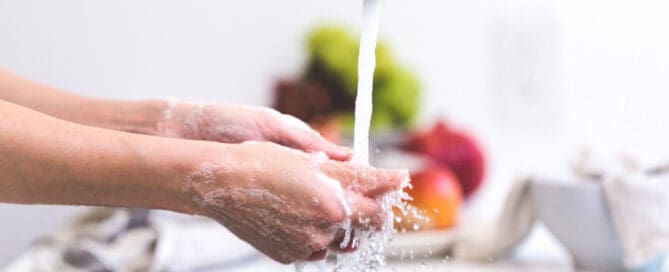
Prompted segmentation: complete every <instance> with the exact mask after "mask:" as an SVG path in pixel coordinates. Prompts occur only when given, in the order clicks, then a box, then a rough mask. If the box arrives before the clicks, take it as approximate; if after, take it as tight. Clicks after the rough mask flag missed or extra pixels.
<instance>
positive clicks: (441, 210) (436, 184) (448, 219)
mask: <svg viewBox="0 0 669 272" xmlns="http://www.w3.org/2000/svg"><path fill="white" fill-rule="evenodd" d="M411 186H412V188H408V189H406V191H407V193H409V195H410V196H411V197H412V198H413V200H411V201H409V204H411V205H412V206H414V207H416V209H417V211H418V212H419V214H420V216H424V217H428V218H429V219H419V218H416V216H415V215H414V214H412V213H409V214H406V215H404V214H401V213H398V211H396V213H398V215H399V216H400V217H401V218H402V221H400V222H399V224H398V227H400V228H405V229H407V230H412V229H414V224H416V223H417V224H418V226H419V227H420V229H443V228H449V227H452V226H454V225H455V224H456V222H457V218H458V211H459V209H460V203H461V202H462V191H461V188H460V183H459V182H458V179H457V178H456V177H455V175H454V174H453V172H451V171H450V170H448V168H445V167H441V166H436V165H435V166H430V167H428V168H426V169H424V170H421V171H419V172H416V173H412V175H411Z"/></svg>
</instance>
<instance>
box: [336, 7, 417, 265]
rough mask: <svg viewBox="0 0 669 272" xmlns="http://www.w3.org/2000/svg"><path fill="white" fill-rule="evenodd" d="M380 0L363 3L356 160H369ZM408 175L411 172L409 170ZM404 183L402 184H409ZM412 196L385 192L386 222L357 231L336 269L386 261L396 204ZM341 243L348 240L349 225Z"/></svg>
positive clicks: (383, 198)
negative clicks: (349, 250)
mask: <svg viewBox="0 0 669 272" xmlns="http://www.w3.org/2000/svg"><path fill="white" fill-rule="evenodd" d="M379 2H380V0H365V2H364V4H363V22H362V33H361V37H360V50H359V56H358V94H357V98H356V101H355V130H354V155H353V162H355V163H360V164H369V127H370V122H371V119H372V89H373V83H374V69H375V67H376V56H375V53H376V41H377V35H378V28H379V13H380V5H379V4H380V3H379ZM407 176H408V173H407ZM406 183H407V184H402V188H404V187H405V186H407V185H408V180H406ZM407 198H409V196H408V195H407V194H406V193H405V192H404V191H403V190H401V189H400V190H398V191H395V192H391V193H388V194H386V195H385V196H383V197H382V198H381V199H379V200H378V201H379V202H380V203H381V205H382V207H383V209H384V212H385V213H386V214H387V218H386V223H385V225H384V226H383V228H382V229H381V230H380V231H360V230H356V231H355V240H354V241H353V242H354V244H356V245H357V250H356V251H355V252H353V253H346V254H344V253H340V254H337V262H336V265H335V271H376V270H377V269H378V268H379V267H381V266H384V265H385V263H386V259H385V254H384V245H385V244H386V243H387V242H389V241H390V240H391V238H392V236H393V234H394V233H395V230H394V229H393V210H392V207H393V206H402V205H403V204H402V200H403V199H407ZM345 231H346V235H345V237H344V241H343V242H342V245H347V244H349V242H350V241H349V239H350V237H352V236H351V232H352V231H353V230H352V229H351V228H350V227H346V228H345Z"/></svg>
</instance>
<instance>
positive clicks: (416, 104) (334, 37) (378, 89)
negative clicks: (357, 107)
mask: <svg viewBox="0 0 669 272" xmlns="http://www.w3.org/2000/svg"><path fill="white" fill-rule="evenodd" d="M307 49H308V51H309V57H310V60H309V65H308V69H307V72H306V74H305V76H304V80H306V81H310V82H318V83H320V84H321V85H323V86H325V87H326V89H328V91H330V92H331V93H332V95H331V96H332V99H333V104H334V105H335V110H334V111H335V112H336V113H338V114H341V113H351V112H353V110H354V104H355V95H356V93H357V83H358V74H357V73H358V37H357V36H356V35H353V34H352V32H350V31H348V30H347V29H345V28H341V27H336V26H323V27H319V28H317V29H315V30H314V31H312V32H311V33H310V34H309V38H308V41H307ZM373 103H374V109H373V114H372V123H371V126H372V128H373V129H375V130H380V129H393V128H396V127H407V126H409V125H410V124H411V123H412V122H413V120H414V119H415V117H416V115H417V114H418V111H419V108H420V84H419V83H418V79H417V78H416V76H415V75H414V74H413V73H411V72H410V71H409V70H407V69H404V68H403V67H401V66H400V65H399V64H398V63H397V62H396V61H395V60H394V58H393V56H392V55H391V53H390V49H389V47H388V46H387V45H386V44H384V43H383V42H379V44H378V46H377V48H376V70H375V73H374V93H373ZM343 124H344V126H345V127H347V128H350V125H352V122H348V121H347V120H344V122H343Z"/></svg>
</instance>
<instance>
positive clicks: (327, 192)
mask: <svg viewBox="0 0 669 272" xmlns="http://www.w3.org/2000/svg"><path fill="white" fill-rule="evenodd" d="M216 158H220V159H217V160H215V161H212V162H211V163H204V164H202V165H200V166H199V167H198V168H197V169H196V170H195V171H194V172H193V173H192V174H191V175H189V176H188V178H187V179H186V185H185V189H186V192H188V195H189V197H190V198H191V199H192V200H193V205H192V209H193V210H194V211H193V212H194V213H196V214H201V215H205V216H208V217H211V218H213V219H215V220H217V221H219V222H220V223H221V224H223V225H224V226H225V227H227V228H228V229H229V230H230V231H232V232H233V233H234V234H235V235H237V236H238V237H239V238H241V239H243V240H245V241H247V242H248V243H250V244H251V245H253V246H254V247H255V248H256V249H258V250H259V251H261V252H263V253H264V254H266V255H267V256H269V257H271V258H272V259H274V260H276V261H279V262H281V263H291V262H294V261H299V260H307V259H309V260H313V259H319V258H324V257H325V254H324V253H325V251H326V250H327V249H328V248H335V247H338V246H339V243H340V242H341V236H342V233H343V232H342V230H343V226H344V222H345V220H347V218H349V219H350V220H351V221H350V222H351V224H352V226H353V227H354V228H357V229H363V230H369V229H377V228H380V227H381V226H382V225H383V223H384V222H385V220H386V219H387V218H388V214H386V213H384V211H383V209H382V207H381V206H380V204H379V203H378V202H377V201H376V200H375V198H377V197H379V196H381V195H383V194H384V193H386V192H389V191H391V190H396V189H398V188H399V187H400V184H401V183H402V182H403V181H404V180H406V179H408V174H407V173H406V171H400V170H380V169H376V168H372V167H369V166H363V165H358V164H354V163H351V162H341V161H334V160H329V159H328V158H327V157H326V156H325V155H324V154H322V153H320V154H308V153H304V152H301V151H298V150H294V149H290V148H286V147H283V146H279V145H276V144H273V143H256V142H249V143H244V144H239V145H233V146H230V150H228V151H227V152H226V154H225V155H221V156H216Z"/></svg>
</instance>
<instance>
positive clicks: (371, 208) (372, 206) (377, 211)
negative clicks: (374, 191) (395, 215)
mask: <svg viewBox="0 0 669 272" xmlns="http://www.w3.org/2000/svg"><path fill="white" fill-rule="evenodd" d="M347 200H348V204H349V206H350V207H351V226H352V227H353V228H355V229H360V230H379V229H381V227H383V223H384V222H385V219H386V217H387V213H386V212H385V211H384V210H383V207H382V206H381V204H379V203H378V202H377V201H376V200H374V199H371V198H367V197H365V196H362V195H360V194H356V193H351V194H349V195H348V196H347Z"/></svg>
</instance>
